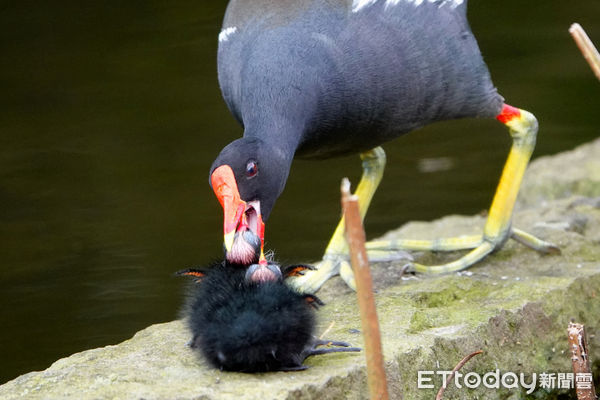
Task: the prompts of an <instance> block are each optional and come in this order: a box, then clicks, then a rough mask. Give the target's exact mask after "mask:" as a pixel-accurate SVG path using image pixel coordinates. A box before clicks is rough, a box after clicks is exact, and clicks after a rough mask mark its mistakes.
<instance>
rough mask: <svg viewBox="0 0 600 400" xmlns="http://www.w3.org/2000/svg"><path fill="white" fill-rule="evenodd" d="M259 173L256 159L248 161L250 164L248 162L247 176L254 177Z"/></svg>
mask: <svg viewBox="0 0 600 400" xmlns="http://www.w3.org/2000/svg"><path fill="white" fill-rule="evenodd" d="M257 173H258V165H257V164H256V161H248V164H246V176H247V177H248V178H252V177H254V176H256V174H257Z"/></svg>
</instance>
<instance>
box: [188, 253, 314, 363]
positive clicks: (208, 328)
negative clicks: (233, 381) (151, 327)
mask: <svg viewBox="0 0 600 400" xmlns="http://www.w3.org/2000/svg"><path fill="white" fill-rule="evenodd" d="M244 272H245V271H244V270H243V269H238V268H232V267H228V266H227V265H225V264H223V263H218V264H216V265H213V267H212V268H210V269H207V270H206V274H205V276H204V277H203V278H202V279H201V280H200V281H199V283H197V284H195V285H193V287H192V293H191V296H190V299H189V300H188V303H187V307H186V308H185V310H184V312H185V314H186V316H187V321H188V324H189V328H190V330H191V331H192V334H193V339H192V343H191V345H192V347H194V348H197V349H200V351H201V352H202V353H203V355H204V356H205V357H206V359H207V360H208V361H209V362H210V363H211V364H212V365H213V366H215V367H217V368H221V369H224V370H230V371H244V372H260V371H275V370H285V369H293V368H295V367H298V366H301V365H302V361H303V360H304V358H305V355H304V356H303V355H302V353H303V351H304V350H305V349H306V348H307V347H309V346H310V343H311V340H312V334H313V331H314V329H315V318H314V313H313V310H312V308H311V306H310V305H309V304H308V303H307V302H306V301H305V298H304V296H302V295H300V294H298V293H296V292H294V291H293V290H291V289H290V288H288V287H287V286H286V285H285V284H284V283H283V282H282V281H278V282H269V283H262V284H260V285H258V284H255V283H250V282H246V280H245V279H244Z"/></svg>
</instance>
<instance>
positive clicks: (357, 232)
mask: <svg viewBox="0 0 600 400" xmlns="http://www.w3.org/2000/svg"><path fill="white" fill-rule="evenodd" d="M341 192H342V208H343V210H344V219H345V224H346V239H347V241H348V246H349V247H350V260H351V263H352V270H353V271H354V280H355V282H356V296H357V297H358V307H359V309H360V320H361V325H362V329H363V335H364V339H365V356H366V358H367V381H368V384H369V393H370V398H371V399H381V400H387V399H388V398H389V394H388V389H387V379H386V376H385V368H384V362H383V352H382V350H381V333H380V331H379V320H378V318H377V309H376V308H375V297H374V294H373V279H372V277H371V271H370V269H369V260H368V258H367V249H366V248H365V230H364V228H363V225H362V219H361V217H360V212H359V207H358V197H357V196H354V195H352V194H350V181H348V179H347V178H344V180H343V181H342V187H341Z"/></svg>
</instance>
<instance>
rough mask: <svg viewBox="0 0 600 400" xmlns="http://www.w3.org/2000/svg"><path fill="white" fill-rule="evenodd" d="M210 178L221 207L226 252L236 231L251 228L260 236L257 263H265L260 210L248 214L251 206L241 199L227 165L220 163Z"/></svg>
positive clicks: (233, 176) (262, 224) (263, 232)
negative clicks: (250, 214)
mask: <svg viewBox="0 0 600 400" xmlns="http://www.w3.org/2000/svg"><path fill="white" fill-rule="evenodd" d="M210 179H211V184H212V188H213V190H214V192H215V195H216V196H217V199H219V203H221V206H222V207H223V233H224V236H223V240H224V243H225V250H226V251H227V254H229V253H230V252H231V250H232V248H233V247H234V240H235V239H236V238H235V234H236V232H244V231H246V230H251V231H252V232H253V233H254V234H256V235H257V236H258V237H259V238H260V258H259V264H261V265H267V261H266V259H265V256H264V243H265V224H264V223H263V221H262V216H261V215H260V210H254V211H256V213H255V214H254V215H253V216H250V217H249V216H248V214H247V211H250V210H252V209H253V208H252V206H249V205H248V203H246V202H245V201H243V200H242V199H241V197H240V192H239V190H238V187H237V182H236V181H235V175H234V174H233V170H232V169H231V167H230V166H229V165H221V166H220V167H218V168H217V169H215V170H214V171H213V173H212V175H211V177H210ZM234 261H238V260H234ZM249 262H253V261H252V260H250V261H249Z"/></svg>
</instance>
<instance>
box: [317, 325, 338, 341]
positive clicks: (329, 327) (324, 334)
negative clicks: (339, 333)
mask: <svg viewBox="0 0 600 400" xmlns="http://www.w3.org/2000/svg"><path fill="white" fill-rule="evenodd" d="M334 325H335V321H331V323H330V324H329V326H328V327H327V329H325V330H324V331H323V333H322V334H321V336H319V339H323V338H324V337H325V336H327V334H328V333H329V331H330V330H331V328H333V326H334Z"/></svg>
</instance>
